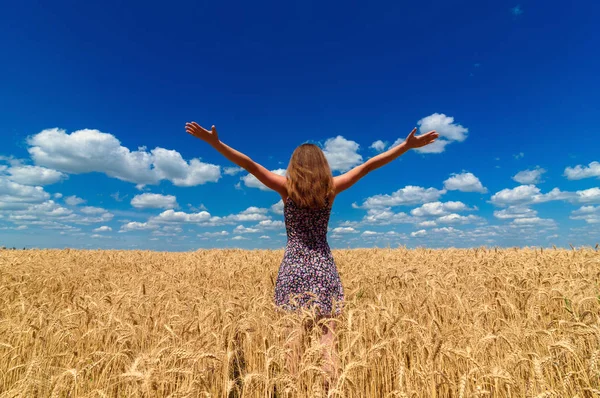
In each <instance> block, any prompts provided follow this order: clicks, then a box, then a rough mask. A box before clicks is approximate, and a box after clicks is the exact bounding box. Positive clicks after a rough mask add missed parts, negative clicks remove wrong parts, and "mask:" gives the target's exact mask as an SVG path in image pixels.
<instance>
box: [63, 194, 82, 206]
mask: <svg viewBox="0 0 600 398" xmlns="http://www.w3.org/2000/svg"><path fill="white" fill-rule="evenodd" d="M64 201H65V203H66V204H68V205H69V206H77V205H80V204H82V203H85V199H81V198H79V197H77V196H75V195H71V196H67V197H66V198H65V199H64Z"/></svg>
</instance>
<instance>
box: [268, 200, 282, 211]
mask: <svg viewBox="0 0 600 398" xmlns="http://www.w3.org/2000/svg"><path fill="white" fill-rule="evenodd" d="M271 211H272V212H273V213H275V214H283V200H279V202H277V203H275V204H274V205H272V206H271Z"/></svg>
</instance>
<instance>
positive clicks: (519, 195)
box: [490, 185, 600, 206]
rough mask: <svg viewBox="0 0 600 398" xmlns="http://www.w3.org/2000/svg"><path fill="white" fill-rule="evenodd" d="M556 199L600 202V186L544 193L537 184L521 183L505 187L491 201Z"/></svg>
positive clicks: (514, 202)
mask: <svg viewBox="0 0 600 398" xmlns="http://www.w3.org/2000/svg"><path fill="white" fill-rule="evenodd" d="M555 200H566V201H569V202H572V203H582V204H587V203H590V204H591V203H600V188H590V189H585V190H581V191H575V192H565V191H561V190H560V189H558V188H554V189H552V190H551V191H550V192H548V193H542V192H541V190H540V189H539V188H538V187H536V186H535V185H519V186H518V187H515V188H512V189H509V188H506V189H503V190H501V191H499V192H496V193H495V194H494V195H492V198H491V200H490V202H491V203H492V204H494V205H496V206H509V205H521V206H525V205H529V204H535V203H544V202H550V201H555Z"/></svg>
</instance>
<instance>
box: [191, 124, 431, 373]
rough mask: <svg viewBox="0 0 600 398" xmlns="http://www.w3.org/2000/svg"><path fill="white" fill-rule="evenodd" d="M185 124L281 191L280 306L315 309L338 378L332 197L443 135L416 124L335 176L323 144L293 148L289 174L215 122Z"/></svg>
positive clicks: (340, 296)
mask: <svg viewBox="0 0 600 398" xmlns="http://www.w3.org/2000/svg"><path fill="white" fill-rule="evenodd" d="M185 128H186V131H187V132H188V133H189V134H191V135H193V136H194V137H197V138H200V139H202V140H204V141H206V142H207V143H209V144H210V145H212V147H213V148H215V149H216V150H217V151H219V152H220V153H221V154H222V155H223V156H225V157H226V158H227V159H229V160H231V161H232V162H233V163H235V164H237V165H238V166H240V167H242V168H244V169H246V170H247V171H248V172H249V173H250V174H252V175H254V176H255V177H256V178H257V179H258V180H259V181H260V182H262V183H263V184H264V185H266V186H267V187H269V188H271V189H272V190H274V191H276V192H277V193H279V195H281V199H282V200H283V204H284V219H285V226H286V231H287V237H288V241H287V244H286V248H285V253H284V256H283V261H282V263H281V265H280V267H279V273H278V276H277V283H276V285H275V297H274V298H275V304H276V305H277V306H278V307H279V308H280V309H282V310H284V311H297V310H298V309H299V308H301V307H302V308H310V307H312V308H313V309H315V310H316V313H317V320H319V321H320V322H319V324H321V325H323V328H322V332H323V335H322V337H321V343H322V344H323V347H324V357H325V361H324V364H323V370H324V371H325V372H326V373H327V374H328V375H329V378H330V380H332V379H335V378H336V377H337V374H338V368H339V365H338V356H337V354H336V352H335V326H336V324H335V318H336V317H337V316H339V315H340V313H341V310H342V307H341V305H342V303H343V300H344V291H343V288H342V284H341V281H340V277H339V274H338V271H337V269H336V266H335V262H334V259H333V256H332V255H331V250H330V248H329V244H328V243H327V228H328V224H329V216H330V213H331V206H332V204H333V201H334V199H335V197H336V196H337V195H338V194H339V193H340V192H342V191H344V190H346V189H348V188H350V187H351V186H352V185H354V184H355V183H356V182H357V181H358V180H360V179H361V178H362V177H364V176H365V175H367V174H368V173H369V172H371V171H373V170H375V169H377V168H379V167H381V166H383V165H385V164H387V163H389V162H391V161H392V160H394V159H396V158H397V157H399V156H400V155H402V154H403V153H404V152H406V151H407V150H409V149H411V148H418V147H422V146H425V145H428V144H431V143H432V142H434V141H435V140H436V138H437V137H438V134H437V133H436V132H435V131H430V132H428V133H426V134H423V135H420V136H415V132H416V131H417V129H416V128H414V129H413V130H412V131H411V132H410V134H409V135H408V137H407V138H406V140H405V141H404V142H403V143H402V144H400V145H398V146H396V147H394V148H391V149H389V150H387V151H386V152H384V153H381V154H379V155H377V156H375V157H373V158H371V159H369V160H367V161H366V162H365V163H363V164H361V165H359V166H356V167H355V168H353V169H352V170H350V171H348V172H347V173H345V174H342V175H340V176H336V177H333V176H332V174H331V169H330V168H329V164H328V162H327V159H326V158H325V155H324V154H323V151H321V149H320V148H319V147H318V146H316V145H314V144H302V145H300V146H299V147H297V148H296V149H295V150H294V153H293V154H292V157H291V159H290V163H289V165H288V168H287V173H286V176H285V177H284V176H280V175H278V174H275V173H272V172H271V171H269V170H267V169H266V168H265V167H263V166H261V165H260V164H258V163H256V162H254V161H253V160H252V159H250V158H249V157H248V156H246V155H244V154H242V153H240V152H238V151H236V150H235V149H233V148H231V147H229V146H227V145H225V144H224V143H223V142H221V141H220V140H219V136H218V134H217V130H216V128H215V126H212V129H211V131H208V130H206V129H204V128H203V127H201V126H199V125H198V123H196V122H191V123H187V124H186V127H185ZM303 332H304V331H302V330H301V331H300V333H299V334H297V335H296V336H295V341H294V340H293V341H292V347H291V350H290V351H291V352H292V358H290V367H291V371H292V372H293V373H296V372H297V365H298V356H299V355H301V352H299V346H300V345H301V344H300V341H301V338H302V334H303Z"/></svg>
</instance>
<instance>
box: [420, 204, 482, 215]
mask: <svg viewBox="0 0 600 398" xmlns="http://www.w3.org/2000/svg"><path fill="white" fill-rule="evenodd" d="M465 210H471V209H470V208H469V206H467V205H466V204H464V203H463V202H445V203H442V202H429V203H425V204H424V205H422V206H420V207H417V208H415V209H413V210H411V212H410V214H412V215H413V216H416V217H427V216H443V215H446V214H449V213H451V212H457V211H465Z"/></svg>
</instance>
